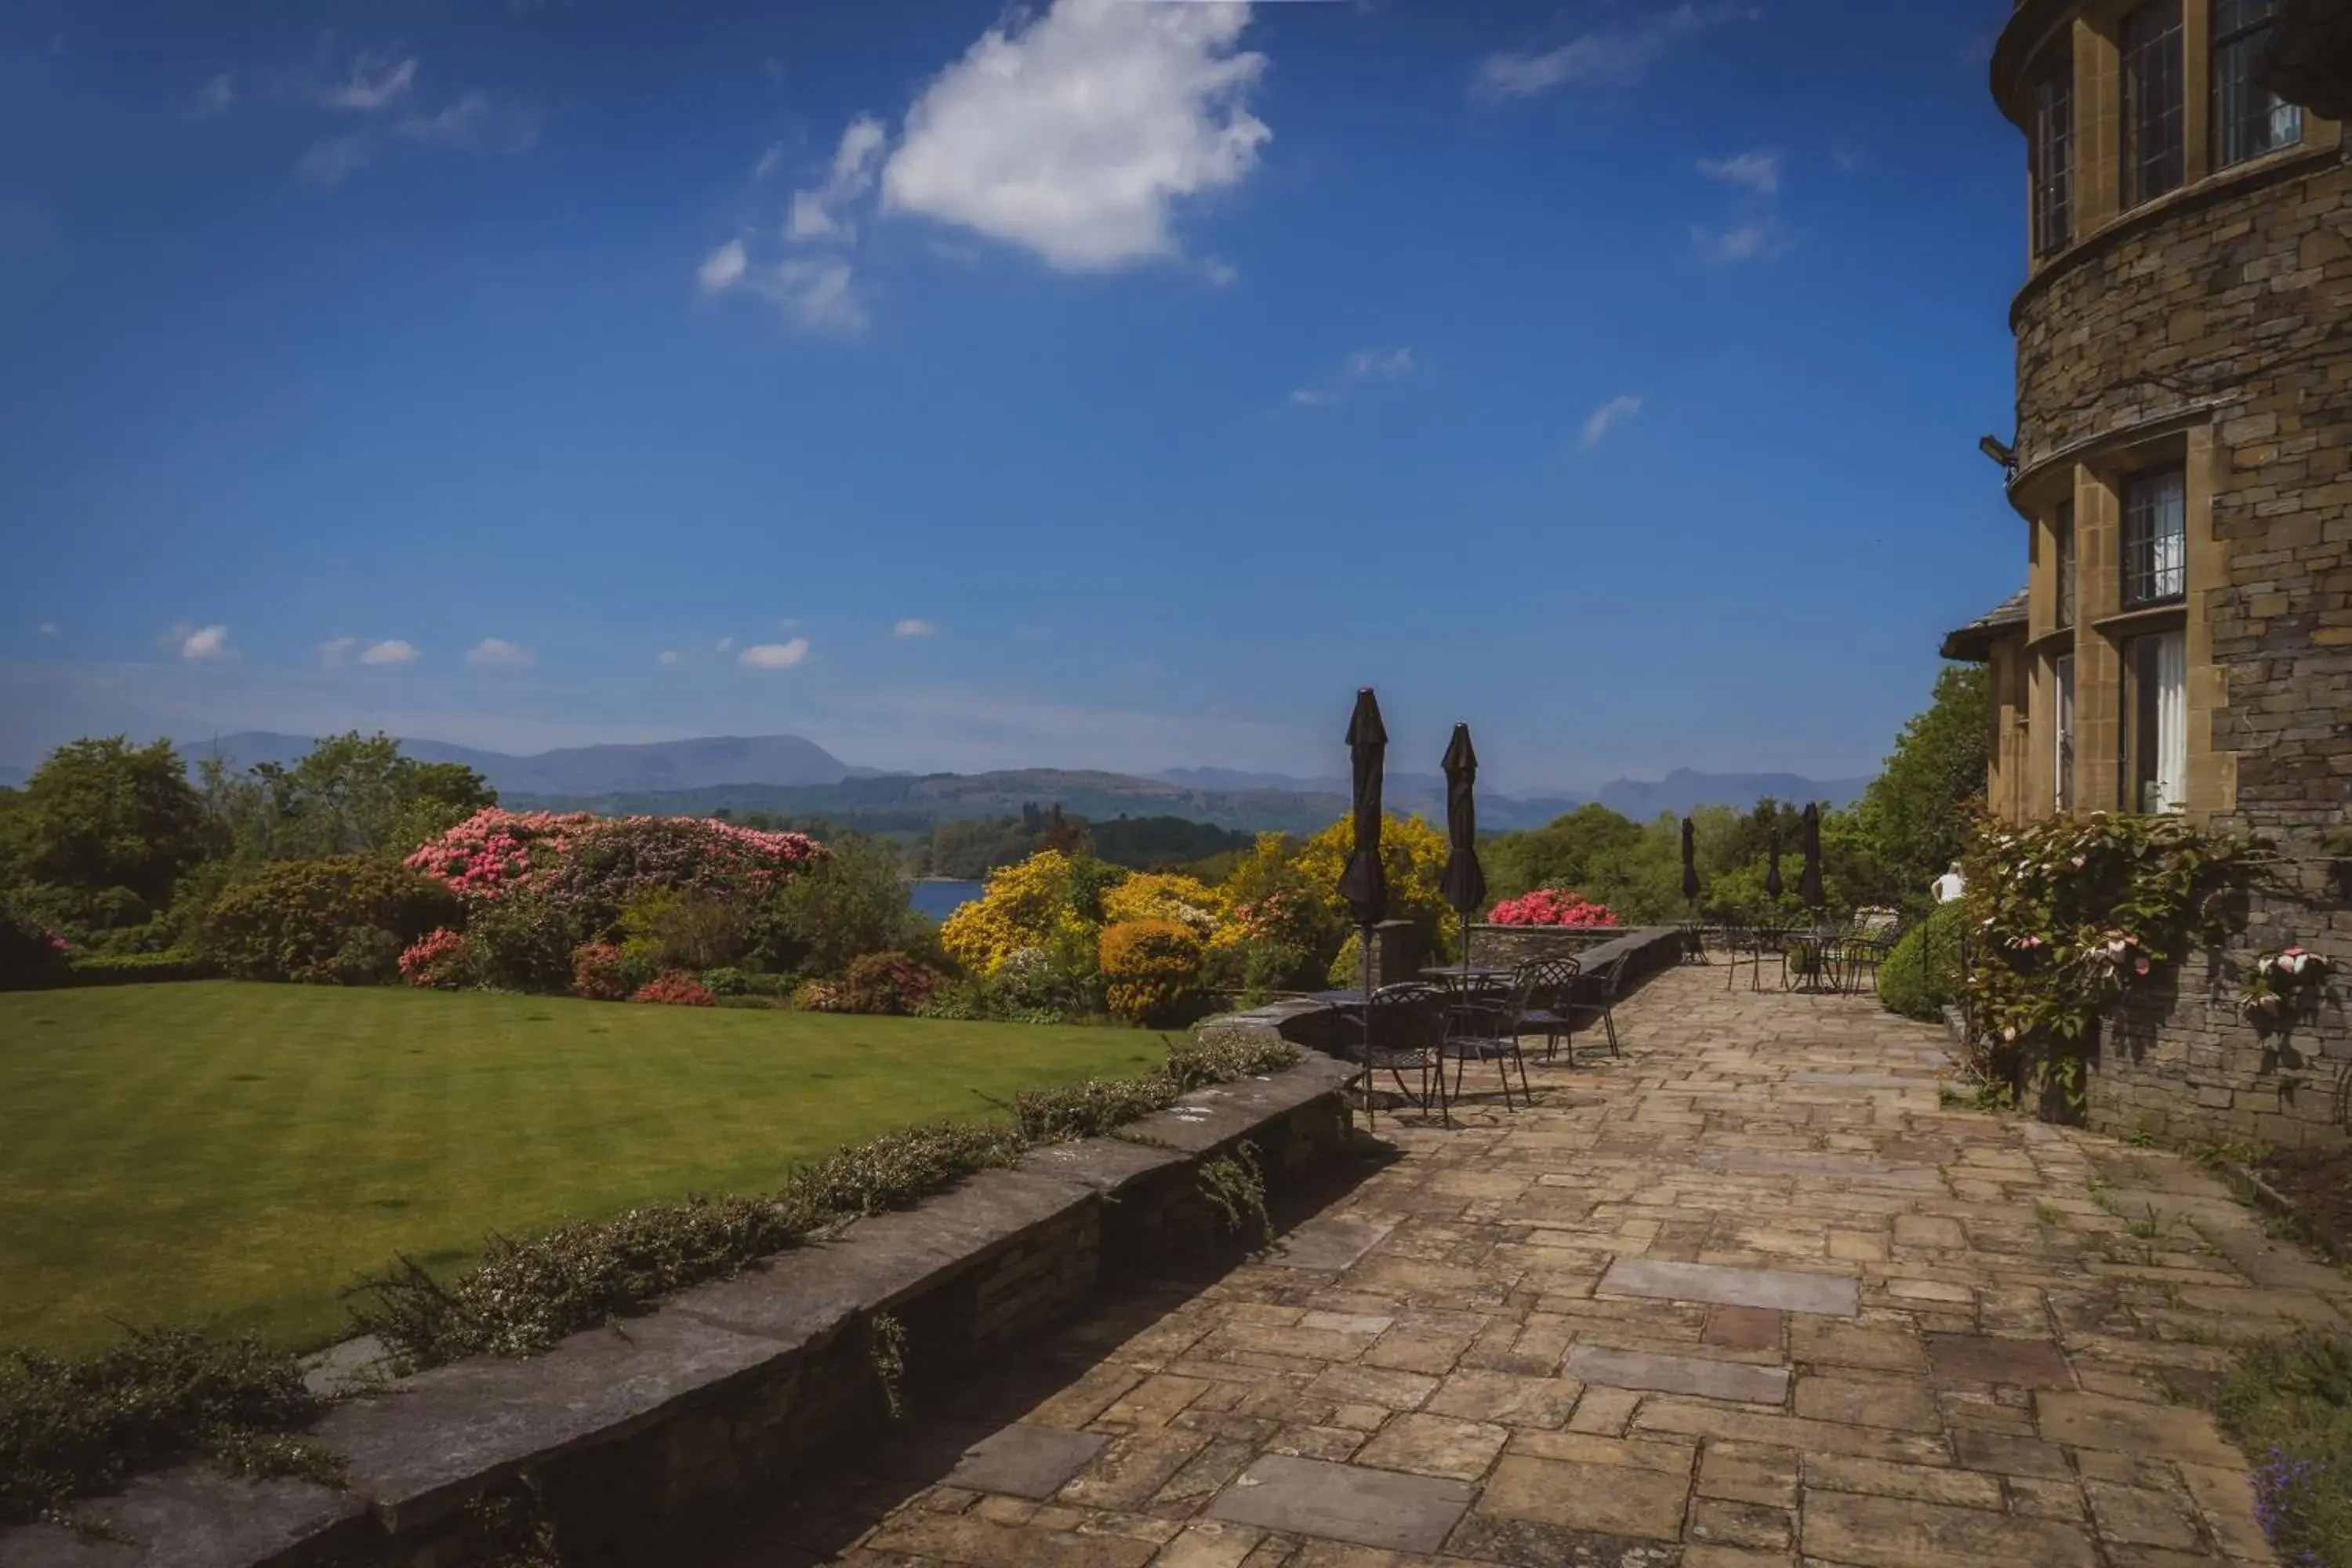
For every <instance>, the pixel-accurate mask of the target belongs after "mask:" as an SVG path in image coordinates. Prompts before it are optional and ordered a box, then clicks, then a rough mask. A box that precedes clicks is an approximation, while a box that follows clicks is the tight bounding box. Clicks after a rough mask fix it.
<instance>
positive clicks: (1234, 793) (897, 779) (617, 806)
mask: <svg viewBox="0 0 2352 1568" xmlns="http://www.w3.org/2000/svg"><path fill="white" fill-rule="evenodd" d="M501 798H502V799H507V801H508V804H509V805H519V806H529V807H533V808H541V809H546V810H553V811H599V812H649V813H655V814H671V813H693V814H696V815H704V814H708V813H709V812H712V811H716V810H718V809H719V808H720V807H722V806H724V807H726V808H727V809H729V810H730V811H735V812H745V811H766V812H773V813H775V814H776V815H778V816H822V817H824V818H826V819H828V820H830V821H834V822H838V823H841V824H842V825H844V826H850V827H867V828H871V829H873V830H875V831H884V832H887V831H891V830H893V829H895V828H899V827H904V826H914V825H916V824H919V823H921V822H936V821H941V820H946V819H950V818H957V817H992V816H1017V815H1018V814H1019V813H1020V810H1021V808H1022V807H1023V806H1024V805H1039V806H1044V805H1055V804H1059V805H1061V807H1062V809H1063V810H1065V811H1067V812H1069V813H1071V814H1073V815H1074V816H1083V817H1086V818H1087V819H1088V820H1090V821H1097V822H1100V821H1107V820H1109V819H1110V818H1113V817H1117V816H1180V817H1183V818H1184V819H1186V820H1187V821H1192V822H1202V823H1207V824H1210V825H1211V826H1216V827H1224V828H1233V829H1238V830H1243V831H1249V832H1279V833H1312V832H1316V831H1318V830H1319V829H1321V828H1324V827H1328V826H1330V824H1331V823H1332V822H1333V821H1335V820H1336V819H1337V818H1339V816H1341V815H1342V814H1343V813H1345V812H1346V811H1347V809H1348V797H1347V796H1346V795H1327V794H1321V793H1309V792H1301V791H1289V790H1272V789H1242V790H1213V789H1193V788H1189V787H1187V786H1184V785H1181V784H1170V783H1168V782H1167V781H1165V780H1161V779H1144V778H1136V777H1133V776H1131V775H1129V774H1126V773H1094V772H1087V771H1079V770H1072V769H1062V768H1021V769H1014V770H1008V771H1004V772H1000V773H929V774H926V775H923V776H920V777H918V776H915V775H911V774H905V773H894V774H886V775H880V776H875V777H867V778H855V779H844V780H842V781H840V782H839V783H837V784H810V785H799V786H784V785H776V784H721V785H715V786H711V787H709V788H703V789H691V790H632V791H614V792H608V793H602V794H584V793H583V794H565V795H534V794H523V793H518V794H517V795H514V796H512V797H510V798H509V797H506V796H504V795H503V794H502V795H501Z"/></svg>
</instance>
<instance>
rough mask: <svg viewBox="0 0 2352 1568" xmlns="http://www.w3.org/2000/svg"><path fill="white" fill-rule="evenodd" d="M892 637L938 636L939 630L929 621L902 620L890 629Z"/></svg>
mask: <svg viewBox="0 0 2352 1568" xmlns="http://www.w3.org/2000/svg"><path fill="white" fill-rule="evenodd" d="M890 635H891V636H892V637H937V636H939V635H940V628H939V627H937V626H933V625H931V623H930V622H929V621H918V620H912V619H908V620H904V621H900V622H899V623H898V625H897V626H892V627H891V628H890Z"/></svg>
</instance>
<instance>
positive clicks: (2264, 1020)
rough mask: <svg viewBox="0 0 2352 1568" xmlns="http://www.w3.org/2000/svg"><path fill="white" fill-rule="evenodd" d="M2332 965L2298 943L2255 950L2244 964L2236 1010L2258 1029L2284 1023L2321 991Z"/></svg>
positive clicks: (2291, 1018) (2278, 1026) (2276, 1026)
mask: <svg viewBox="0 0 2352 1568" xmlns="http://www.w3.org/2000/svg"><path fill="white" fill-rule="evenodd" d="M2332 967H2333V966H2332V965H2330V964H2329V963H2328V962H2327V960H2326V958H2324V957H2322V956H2321V955H2319V954H2318V953H2315V952H2305V950H2304V949H2302V948H2300V947H2287V948H2282V949H2279V950H2278V951H2276V952H2259V953H2256V954H2255V955H2254V958H2253V961H2252V963H2248V964H2247V965H2246V967H2245V972H2244V984H2243V987H2242V991H2241V993H2240V994H2239V998H2238V1007H2239V1010H2240V1011H2241V1012H2242V1013H2244V1014H2245V1016H2247V1017H2248V1018H2249V1019H2251V1020H2252V1023H2253V1026H2254V1027H2256V1028H2258V1029H2263V1028H2273V1029H2274V1028H2282V1027H2284V1026H2287V1025H2288V1024H2290V1023H2292V1022H2293V1021H2294V1017H2295V1015H2296V1014H2298V1013H2300V1012H2301V1011H2303V1010H2304V1008H2305V1006H2306V1005H2308V1004H2309V1003H2310V1002H2311V1001H2313V1000H2315V999H2316V998H2317V997H2318V996H2319V995H2320V994H2322V993H2323V990H2324V988H2325V986H2326V984H2327V974H2328V971H2329V970H2330V969H2331V968H2332Z"/></svg>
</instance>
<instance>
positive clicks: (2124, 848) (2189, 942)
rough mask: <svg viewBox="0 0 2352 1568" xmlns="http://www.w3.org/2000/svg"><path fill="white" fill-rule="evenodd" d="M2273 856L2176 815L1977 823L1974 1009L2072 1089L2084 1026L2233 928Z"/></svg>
mask: <svg viewBox="0 0 2352 1568" xmlns="http://www.w3.org/2000/svg"><path fill="white" fill-rule="evenodd" d="M2272 853H2273V851H2272V847H2271V845H2270V844H2269V842H2268V841H2267V840H2264V839H2261V838H2253V837H2249V838H2231V837H2221V836H2218V835H2215V834H2210V833H2207V832H2205V831H2203V830H2202V829H2200V828H2197V827H2194V826H2190V825H2189V823H2187V822H2185V821H2183V820H2182V819H2180V818H2179V817H2174V816H2123V815H2119V814H2116V813H2107V812H2101V813H2097V814H2095V815H2093V816H2088V817H2084V818H2081V819H2074V818H2054V819H2053V820H2051V821H2048V822H2043V823H2039V824H2036V825H2034V826H2028V827H2008V826H2001V825H2000V824H1997V823H1990V822H1987V823H1985V824H1982V825H1981V826H1979V829H1978V831H1977V834H1976V837H1975V841H1974V843H1973V844H1972V846H1971V847H1970V848H1969V853H1968V856H1967V858H1966V861H1965V863H1964V865H1963V868H1962V875H1963V876H1964V878H1965V879H1966V882H1967V887H1968V892H1967V896H1966V900H1965V906H1964V907H1965V909H1966V911H1967V914H1966V919H1967V922H1968V931H1969V948H1970V956H1971V963H1970V966H1969V977H1968V987H1969V998H1970V1001H1971V1002H1972V1003H1973V1005H1974V1007H1975V1011H1976V1016H1977V1017H1978V1018H1979V1020H1981V1021H1982V1025H1983V1026H1984V1027H1985V1028H1986V1029H1987V1030H1989V1031H1990V1034H1991V1035H1992V1037H1994V1038H1995V1039H1997V1040H1998V1041H2000V1045H2001V1047H2003V1048H2004V1049H2010V1050H2014V1051H2017V1052H2020V1053H2021V1054H2022V1055H2023V1056H2024V1057H2025V1058H2026V1059H2027V1060H2028V1061H2029V1062H2030V1063H2031V1064H2032V1066H2033V1067H2034V1068H2035V1069H2036V1071H2037V1073H2038V1076H2039V1077H2040V1078H2041V1079H2042V1082H2043V1083H2044V1084H2045V1085H2047V1084H2050V1083H2052V1082H2055V1083H2057V1084H2059V1085H2060V1086H2061V1087H2062V1088H2063V1089H2064V1090H2065V1091H2066V1093H2067V1094H2068V1096H2069V1098H2070V1099H2074V1100H2079V1099H2080V1097H2081V1094H2082V1053H2083V1049H2084V1036H2085V1035H2087V1034H2088V1033H2089V1032H2090V1031H2091V1029H2092V1027H2093V1026H2095V1025H2096V1024H2097V1023H2098V1021H2099V1020H2100V1019H2101V1018H2102V1017H2104V1016H2106V1015H2107V1014H2108V1013H2109V1012H2110V1011H2112V1010H2113V1008H2114V1007H2115V1005H2116V1003H2117V1002H2119V1001H2120V1000H2121V999H2122V998H2123V997H2124V995H2125V994H2126V993H2128V992H2129V991H2131V990H2132V989H2133V988H2134V987H2136V986H2139V985H2142V984H2146V983H2147V981H2148V980H2149V979H2150V978H2151V977H2153V976H2155V975H2157V974H2158V973H2160V972H2161V971H2162V969H2163V968H2164V966H2165V965H2167V964H2169V963H2175V962H2177V961H2178V960H2179V958H2181V957H2182V956H2183V955H2184V954H2185V953H2187V952H2189V949H2190V948H2192V947H2200V946H2215V945H2218V944H2220V943H2221V942H2223V941H2225V940H2226V939H2227V938H2229V937H2230V936H2231V935H2232V934H2234V933H2236V932H2238V931H2242V930H2243V929H2244V925H2245V913H2244V902H2243V896H2244V895H2245V894H2247V893H2249V892H2252V891H2253V890H2255V889H2261V888H2264V887H2267V886H2269V885H2270V884H2271V880H2272V874H2271V870H2270V860H2271V858H2272Z"/></svg>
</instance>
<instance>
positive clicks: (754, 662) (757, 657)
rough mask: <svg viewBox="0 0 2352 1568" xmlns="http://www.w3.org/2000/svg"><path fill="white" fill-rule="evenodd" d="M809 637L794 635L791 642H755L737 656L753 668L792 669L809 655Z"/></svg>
mask: <svg viewBox="0 0 2352 1568" xmlns="http://www.w3.org/2000/svg"><path fill="white" fill-rule="evenodd" d="M808 650H809V645H808V638H806V637H794V638H793V640H792V641H790V642H764V643H754V644H752V645H751V647H747V648H745V649H744V650H743V651H742V652H741V653H740V654H739V655H737V656H736V657H737V658H738V659H739V661H740V662H741V663H742V664H744V665H746V666H747V667H749V668H752V669H790V668H792V667H793V666H794V665H796V664H798V663H799V662H800V661H801V660H803V659H804V658H807V657H808Z"/></svg>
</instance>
